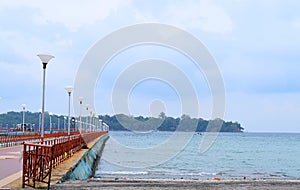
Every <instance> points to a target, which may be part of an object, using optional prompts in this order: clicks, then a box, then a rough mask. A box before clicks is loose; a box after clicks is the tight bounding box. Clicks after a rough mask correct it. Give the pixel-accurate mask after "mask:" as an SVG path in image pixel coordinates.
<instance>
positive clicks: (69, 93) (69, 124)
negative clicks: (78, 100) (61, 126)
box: [65, 86, 73, 136]
mask: <svg viewBox="0 0 300 190" xmlns="http://www.w3.org/2000/svg"><path fill="white" fill-rule="evenodd" d="M65 89H66V91H67V92H68V95H69V109H68V110H69V111H68V136H70V126H71V123H70V110H71V109H70V106H71V93H72V91H73V87H72V86H66V87H65Z"/></svg>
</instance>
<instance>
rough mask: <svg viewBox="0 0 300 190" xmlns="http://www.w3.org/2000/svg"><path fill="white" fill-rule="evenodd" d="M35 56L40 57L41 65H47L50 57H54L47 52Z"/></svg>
mask: <svg viewBox="0 0 300 190" xmlns="http://www.w3.org/2000/svg"><path fill="white" fill-rule="evenodd" d="M37 56H38V57H39V58H40V59H41V61H42V63H43V65H47V63H48V62H49V61H50V59H52V58H54V56H53V55H48V54H38V55H37Z"/></svg>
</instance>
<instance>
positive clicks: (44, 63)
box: [37, 54, 54, 142]
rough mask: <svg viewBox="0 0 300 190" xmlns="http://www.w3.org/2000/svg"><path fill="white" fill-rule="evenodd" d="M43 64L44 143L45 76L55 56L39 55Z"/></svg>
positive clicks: (43, 120)
mask: <svg viewBox="0 0 300 190" xmlns="http://www.w3.org/2000/svg"><path fill="white" fill-rule="evenodd" d="M37 56H38V57H39V58H40V59H41V61H42V64H43V96H42V128H41V129H42V131H41V138H42V142H44V123H45V112H44V111H45V78H46V77H45V76H46V67H47V64H48V62H49V61H50V60H51V59H52V58H54V56H53V55H46V54H38V55H37Z"/></svg>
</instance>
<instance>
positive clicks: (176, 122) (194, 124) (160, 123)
mask: <svg viewBox="0 0 300 190" xmlns="http://www.w3.org/2000/svg"><path fill="white" fill-rule="evenodd" d="M100 119H102V120H103V121H104V122H105V123H107V124H108V125H109V126H110V130H114V131H119V130H131V131H152V130H154V131H156V130H158V131H175V130H179V131H196V132H205V131H207V132H216V131H221V132H243V130H244V128H243V127H241V125H240V124H239V123H237V122H231V121H229V122H226V121H223V120H221V119H214V120H204V119H201V118H200V119H196V118H191V117H189V116H188V115H183V116H181V118H173V117H167V116H165V114H164V113H161V114H160V116H159V118H153V117H143V116H138V117H133V116H127V115H124V114H118V115H114V116H109V115H104V116H100ZM220 127H221V128H220Z"/></svg>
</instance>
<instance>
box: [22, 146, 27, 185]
mask: <svg viewBox="0 0 300 190" xmlns="http://www.w3.org/2000/svg"><path fill="white" fill-rule="evenodd" d="M25 155H26V144H25V143H24V147H23V175H22V188H25V174H26V171H27V170H26V161H27V159H26V156H25Z"/></svg>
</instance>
